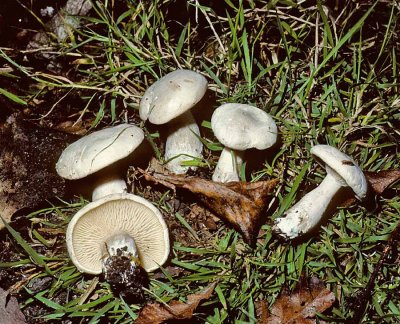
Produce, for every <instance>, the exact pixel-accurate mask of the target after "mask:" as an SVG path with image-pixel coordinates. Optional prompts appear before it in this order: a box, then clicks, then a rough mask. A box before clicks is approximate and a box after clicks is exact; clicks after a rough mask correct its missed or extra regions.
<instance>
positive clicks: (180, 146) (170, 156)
mask: <svg viewBox="0 0 400 324" xmlns="http://www.w3.org/2000/svg"><path fill="white" fill-rule="evenodd" d="M168 128H169V134H168V138H167V141H166V143H165V155H164V158H165V161H166V162H167V163H166V167H167V169H168V170H169V171H171V172H173V173H176V174H184V173H186V172H187V171H188V170H189V169H195V166H185V165H183V163H184V162H185V161H191V160H194V159H201V158H202V154H201V152H202V150H203V143H202V142H201V141H200V139H199V137H200V129H199V126H197V123H196V121H195V120H194V118H193V116H192V114H191V113H190V112H186V113H184V114H183V115H181V116H179V117H177V118H175V119H174V120H173V121H172V122H171V123H170V125H168Z"/></svg>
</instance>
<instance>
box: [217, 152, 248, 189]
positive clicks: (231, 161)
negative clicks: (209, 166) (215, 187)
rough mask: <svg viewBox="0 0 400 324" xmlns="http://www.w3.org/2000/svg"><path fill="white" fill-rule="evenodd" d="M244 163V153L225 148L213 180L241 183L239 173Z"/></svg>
mask: <svg viewBox="0 0 400 324" xmlns="http://www.w3.org/2000/svg"><path fill="white" fill-rule="evenodd" d="M242 163H243V152H242V151H235V150H231V149H229V148H227V147H224V149H223V150H222V152H221V155H220V157H219V159H218V163H217V166H216V167H215V170H214V173H213V175H212V180H213V181H215V182H224V183H226V182H233V181H240V178H239V171H240V167H241V165H242Z"/></svg>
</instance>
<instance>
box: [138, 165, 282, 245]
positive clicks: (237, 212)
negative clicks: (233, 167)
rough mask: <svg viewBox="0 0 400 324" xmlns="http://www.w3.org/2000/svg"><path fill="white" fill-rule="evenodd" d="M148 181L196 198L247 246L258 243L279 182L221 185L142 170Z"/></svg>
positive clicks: (193, 178) (199, 179)
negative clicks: (265, 213)
mask: <svg viewBox="0 0 400 324" xmlns="http://www.w3.org/2000/svg"><path fill="white" fill-rule="evenodd" d="M138 171H139V172H140V173H142V174H143V175H144V177H145V179H146V180H148V181H152V182H155V183H159V184H162V185H164V186H166V187H168V188H170V189H172V190H175V189H176V188H183V189H187V190H189V191H191V192H192V193H194V194H196V195H197V197H198V198H199V199H200V201H201V202H202V203H203V204H204V205H206V206H207V207H208V208H209V209H211V210H212V211H213V212H214V213H215V214H216V215H217V216H218V217H220V218H222V219H224V220H225V221H227V222H228V223H230V224H231V225H232V226H233V227H234V228H235V229H236V230H237V231H239V232H240V233H241V234H242V235H243V239H244V241H245V242H246V243H248V244H250V245H252V244H254V243H255V240H256V238H257V233H258V230H259V227H260V225H261V224H260V223H261V218H262V215H263V213H262V212H263V210H264V208H265V207H266V206H267V205H268V203H269V199H267V197H268V195H270V193H271V191H272V189H273V188H274V187H275V186H276V184H277V183H278V179H272V180H268V181H257V182H229V183H219V182H214V181H210V180H205V179H202V178H198V177H190V176H185V175H174V174H171V175H168V174H162V173H150V172H146V171H144V170H141V169H138Z"/></svg>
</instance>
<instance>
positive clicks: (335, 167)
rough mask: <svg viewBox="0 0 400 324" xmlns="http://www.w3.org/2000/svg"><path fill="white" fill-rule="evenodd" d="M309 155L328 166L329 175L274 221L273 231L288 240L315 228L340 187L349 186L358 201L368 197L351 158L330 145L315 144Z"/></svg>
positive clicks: (361, 176) (364, 180) (362, 176)
mask: <svg viewBox="0 0 400 324" xmlns="http://www.w3.org/2000/svg"><path fill="white" fill-rule="evenodd" d="M310 152H311V154H312V155H313V156H314V157H315V158H317V161H318V162H319V163H320V164H321V165H322V166H324V167H325V169H326V172H327V175H326V177H325V178H324V180H323V181H322V182H321V183H320V185H319V186H318V187H317V188H315V189H314V190H312V191H310V192H309V193H307V194H306V195H305V196H304V197H303V198H301V199H300V201H299V202H297V203H296V204H295V205H294V206H292V207H291V208H289V210H287V211H286V213H285V215H284V216H283V217H281V218H277V219H276V220H275V225H274V230H275V231H276V232H278V233H279V234H280V235H281V236H283V237H284V238H286V239H294V238H296V237H298V236H300V235H303V234H306V233H308V232H309V231H311V230H312V229H313V228H315V227H316V226H317V225H318V223H319V222H320V221H321V219H322V216H323V215H324V213H325V211H326V210H327V208H328V206H329V204H330V203H331V201H332V200H333V198H334V196H335V195H336V194H337V193H338V192H339V190H340V189H341V188H343V187H350V188H351V189H352V190H353V191H354V193H355V195H356V198H357V199H359V200H363V199H364V198H365V197H366V195H367V189H368V185H367V180H366V178H365V176H364V173H363V172H362V170H361V169H360V167H359V166H358V165H357V164H356V163H355V162H354V160H353V159H352V158H351V157H349V156H348V155H346V154H344V153H342V152H340V151H339V150H338V149H336V148H334V147H332V146H329V145H315V146H314V147H312V148H311V151H310Z"/></svg>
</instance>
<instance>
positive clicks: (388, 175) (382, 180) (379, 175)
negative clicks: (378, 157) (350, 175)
mask: <svg viewBox="0 0 400 324" xmlns="http://www.w3.org/2000/svg"><path fill="white" fill-rule="evenodd" d="M364 173H365V176H366V178H367V180H368V182H369V183H370V185H371V188H372V190H373V191H374V192H375V194H377V195H381V194H382V193H383V192H384V191H385V190H386V189H387V188H388V187H389V186H390V185H392V184H393V183H395V182H396V181H398V180H399V179H400V170H387V171H379V172H364Z"/></svg>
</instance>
